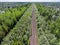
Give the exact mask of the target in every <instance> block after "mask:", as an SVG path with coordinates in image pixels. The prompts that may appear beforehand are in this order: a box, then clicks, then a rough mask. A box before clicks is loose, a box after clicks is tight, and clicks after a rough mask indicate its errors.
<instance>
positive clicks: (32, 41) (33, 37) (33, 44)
mask: <svg viewBox="0 0 60 45" xmlns="http://www.w3.org/2000/svg"><path fill="white" fill-rule="evenodd" d="M32 10H33V11H32V22H31V23H32V35H31V38H30V45H37V36H36V17H35V9H34V5H33V6H32Z"/></svg>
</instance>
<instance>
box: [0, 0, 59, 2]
mask: <svg viewBox="0 0 60 45" xmlns="http://www.w3.org/2000/svg"><path fill="white" fill-rule="evenodd" d="M0 2H60V0H0Z"/></svg>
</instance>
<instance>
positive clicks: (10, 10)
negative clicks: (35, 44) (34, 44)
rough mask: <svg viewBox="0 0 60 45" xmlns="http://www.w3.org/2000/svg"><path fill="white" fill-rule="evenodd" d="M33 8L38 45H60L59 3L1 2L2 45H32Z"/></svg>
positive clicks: (0, 33)
mask: <svg viewBox="0 0 60 45" xmlns="http://www.w3.org/2000/svg"><path fill="white" fill-rule="evenodd" d="M33 7H34V14H35V16H36V19H35V20H36V28H37V29H36V32H37V35H36V36H37V42H38V45H60V5H59V3H58V2H55V3H53V2H50V3H47V2H41V3H38V2H37V3H36V2H35V3H29V2H27V3H24V2H16V3H14V2H4V3H3V2H1V3H0V45H30V37H31V36H32V24H31V23H32V13H33Z"/></svg>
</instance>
